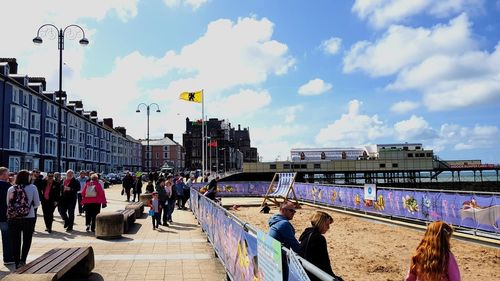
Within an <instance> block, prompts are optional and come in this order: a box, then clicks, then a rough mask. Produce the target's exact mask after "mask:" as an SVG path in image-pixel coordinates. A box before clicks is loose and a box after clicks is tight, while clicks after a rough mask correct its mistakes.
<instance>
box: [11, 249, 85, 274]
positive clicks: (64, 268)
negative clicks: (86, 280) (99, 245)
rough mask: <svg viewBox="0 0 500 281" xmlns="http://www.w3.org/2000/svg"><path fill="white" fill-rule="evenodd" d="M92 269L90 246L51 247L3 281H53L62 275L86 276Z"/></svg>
mask: <svg viewBox="0 0 500 281" xmlns="http://www.w3.org/2000/svg"><path fill="white" fill-rule="evenodd" d="M92 269H94V250H93V249H92V247H81V248H56V249H52V250H50V251H48V252H46V253H45V254H43V255H41V256H40V257H38V258H37V259H35V260H33V261H31V262H30V263H28V264H26V265H24V266H22V267H20V268H18V269H17V270H16V271H14V272H13V273H11V274H9V275H7V276H6V277H5V278H4V279H2V280H5V281H21V280H22V281H26V280H37V281H53V280H59V279H60V278H62V277H63V275H65V274H67V275H73V274H75V275H81V276H85V277H87V276H88V275H90V273H91V272H92Z"/></svg>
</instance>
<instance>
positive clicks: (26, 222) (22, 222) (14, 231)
mask: <svg viewBox="0 0 500 281" xmlns="http://www.w3.org/2000/svg"><path fill="white" fill-rule="evenodd" d="M8 224H9V235H10V239H11V241H12V253H13V255H14V262H15V263H16V267H17V266H18V265H19V263H20V262H23V263H26V259H27V258H28V253H29V251H30V248H31V240H32V238H33V232H34V231H35V218H22V219H12V220H9V221H8ZM21 235H22V240H21Z"/></svg>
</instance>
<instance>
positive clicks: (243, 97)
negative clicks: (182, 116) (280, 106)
mask: <svg viewBox="0 0 500 281" xmlns="http://www.w3.org/2000/svg"><path fill="white" fill-rule="evenodd" d="M270 103H271V95H270V94H269V92H267V91H265V90H264V91H254V90H251V89H244V90H240V91H239V92H238V93H237V94H234V95H230V96H228V97H224V98H220V99H218V100H217V101H213V102H212V103H210V104H209V105H208V107H209V108H211V109H210V112H212V114H213V115H217V116H221V117H224V118H234V117H239V116H244V115H248V114H253V113H256V111H257V110H259V109H261V108H263V107H265V106H267V105H269V104H270ZM247 117H248V116H247Z"/></svg>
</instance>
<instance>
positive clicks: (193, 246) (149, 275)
mask: <svg viewBox="0 0 500 281" xmlns="http://www.w3.org/2000/svg"><path fill="white" fill-rule="evenodd" d="M120 191H121V186H120V185H115V186H112V187H111V188H109V189H106V197H107V199H108V207H107V208H105V209H101V212H110V211H115V210H119V209H123V208H124V207H125V205H126V204H127V202H125V197H123V196H121V195H120ZM147 210H148V208H146V210H145V214H144V216H143V218H141V219H137V220H136V224H135V227H133V228H132V229H131V233H130V234H124V235H123V237H122V238H121V239H115V240H101V239H96V238H95V237H94V236H93V233H87V232H86V231H85V217H84V216H76V217H75V226H74V231H72V232H71V233H67V232H65V230H64V228H63V223H62V220H61V218H60V216H59V213H58V212H57V210H56V211H55V212H54V214H55V221H54V225H53V231H52V233H51V234H48V233H47V232H45V231H44V230H45V225H44V223H43V217H41V208H40V209H39V210H38V214H39V216H38V219H37V223H36V231H35V234H34V237H33V244H32V246H31V251H30V254H29V256H28V262H29V261H31V260H33V259H35V258H37V257H38V256H40V255H42V254H43V253H45V252H47V251H48V250H50V249H52V248H57V247H82V246H92V247H93V248H94V254H95V260H96V262H95V268H94V270H93V273H92V275H91V276H90V277H89V278H88V279H82V280H106V281H120V280H148V281H156V280H207V281H208V280H210V281H221V280H224V278H225V271H224V268H223V266H222V264H221V263H220V261H219V260H218V259H217V258H215V255H214V251H213V249H212V247H211V245H210V244H208V243H207V239H206V236H205V234H204V233H203V232H202V231H201V227H200V226H199V225H198V224H197V222H196V219H195V218H194V216H193V214H192V213H191V211H181V210H177V209H176V210H175V211H174V214H173V220H174V222H173V224H170V226H169V227H164V226H160V230H153V227H152V223H151V218H150V217H147V216H146V213H147ZM76 213H78V211H76ZM0 248H1V247H0ZM0 250H1V249H0ZM12 270H14V268H13V266H4V265H3V264H1V265H0V278H3V277H4V276H5V275H7V274H9V272H10V271H12ZM72 280H74V279H72Z"/></svg>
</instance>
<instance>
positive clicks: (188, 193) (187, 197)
mask: <svg viewBox="0 0 500 281" xmlns="http://www.w3.org/2000/svg"><path fill="white" fill-rule="evenodd" d="M183 192H184V196H183V197H182V208H183V209H185V208H186V202H187V201H188V199H189V196H190V193H191V190H189V189H184V190H183Z"/></svg>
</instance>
